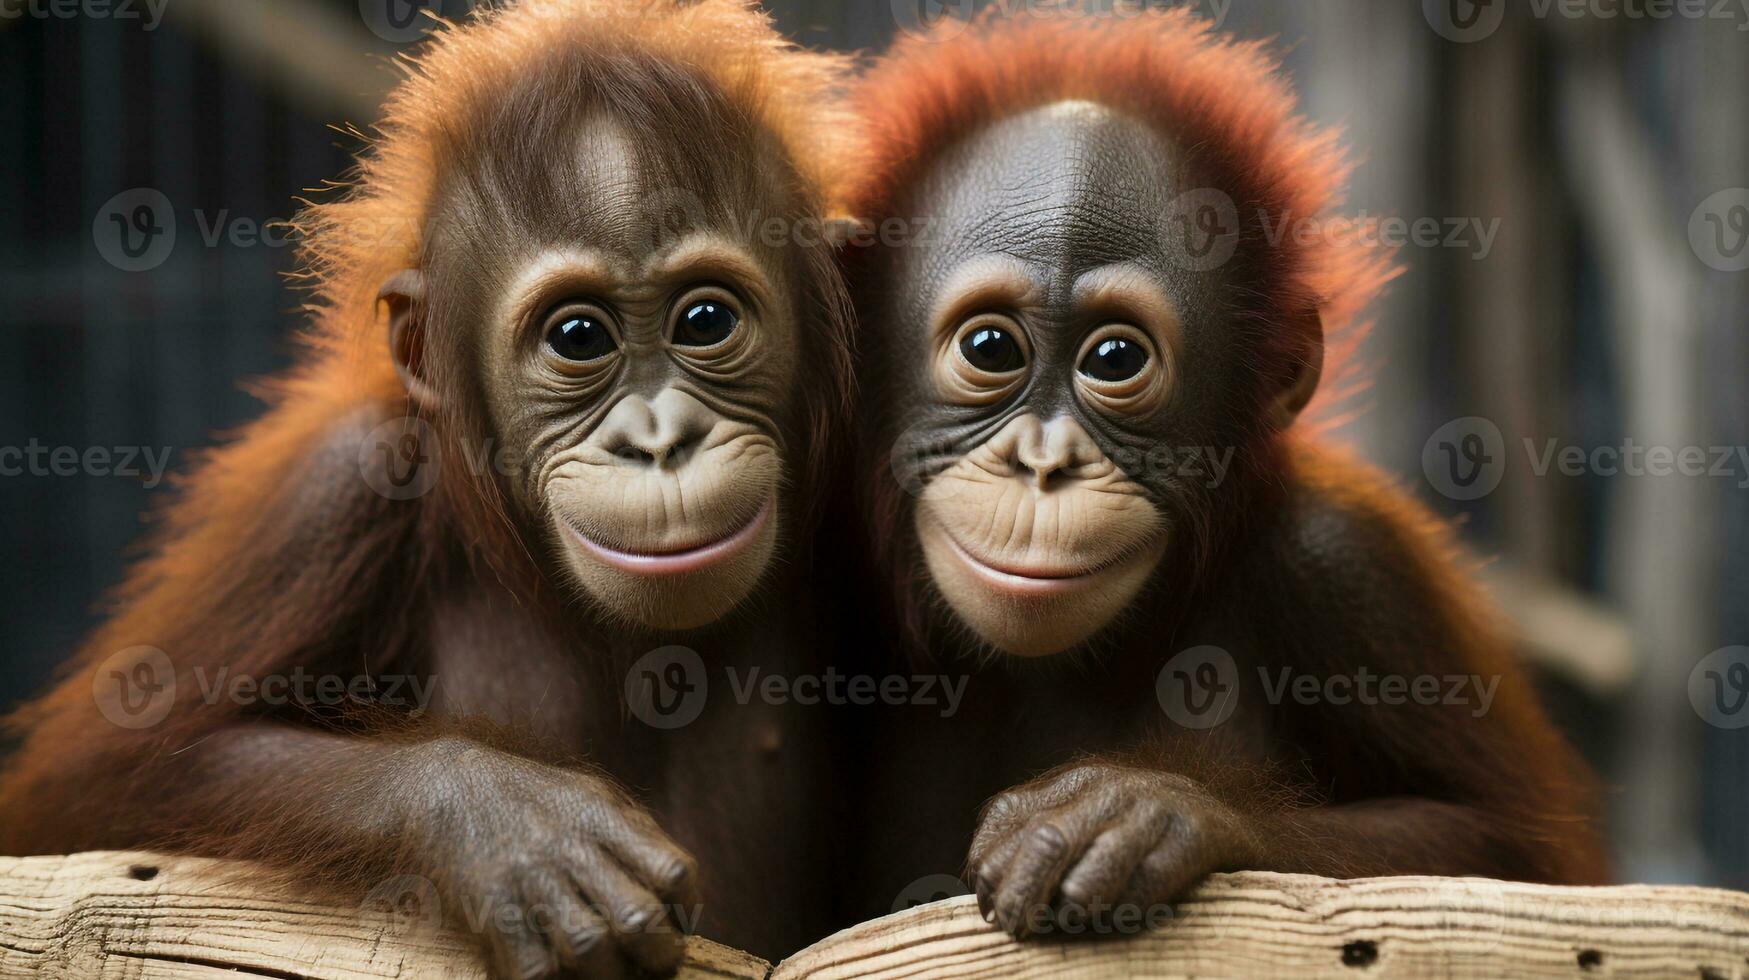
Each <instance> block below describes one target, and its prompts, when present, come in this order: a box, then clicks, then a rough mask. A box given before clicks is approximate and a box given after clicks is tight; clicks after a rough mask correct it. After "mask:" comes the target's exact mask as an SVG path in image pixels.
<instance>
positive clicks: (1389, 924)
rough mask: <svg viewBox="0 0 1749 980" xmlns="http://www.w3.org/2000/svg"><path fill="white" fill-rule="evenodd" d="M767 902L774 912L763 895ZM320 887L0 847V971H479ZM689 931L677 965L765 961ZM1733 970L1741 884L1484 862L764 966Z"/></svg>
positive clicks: (943, 912)
mask: <svg viewBox="0 0 1749 980" xmlns="http://www.w3.org/2000/svg"><path fill="white" fill-rule="evenodd" d="M777 914H781V911H780V910H779V912H778V913H777ZM418 918H419V917H418V916H417V915H416V914H415V915H413V916H406V915H403V916H401V917H400V918H396V917H394V916H391V915H390V914H388V913H387V912H386V911H383V910H380V909H374V908H362V909H361V908H360V907H359V906H357V905H352V906H347V905H342V904H335V903H332V902H324V901H322V900H320V899H318V898H316V897H313V896H311V895H310V894H308V893H306V892H302V891H300V890H298V889H296V888H294V887H292V886H289V885H287V884H285V883H283V882H279V881H276V880H275V879H273V878H271V877H270V876H268V875H267V874H265V873H264V872H263V871H262V870H261V869H259V868H257V867H254V866H251V865H246V864H237V863H227V862H220V861H211V860H206V859H201V858H188V857H172V856H166V855H152V854H131V853H119V852H100V853H92V854H76V855H72V856H69V857H34V858H0V978H14V977H19V978H22V977H65V978H80V980H83V978H100V980H102V978H118V980H119V978H127V980H172V978H174V980H212V978H216V977H219V976H229V977H237V976H243V977H251V976H253V977H273V978H279V980H285V978H313V980H314V978H319V980H365V978H408V977H427V976H440V977H457V978H484V977H485V976H486V971H485V966H484V964H483V962H482V961H481V959H480V957H479V954H478V953H477V952H476V951H475V948H474V946H473V944H472V943H470V942H469V941H468V938H467V937H466V936H465V935H463V934H461V933H457V932H451V931H444V930H439V929H436V928H431V927H428V926H422V925H421V924H420V923H419V922H418V921H416V920H417V919H418ZM768 969H769V968H768V966H767V964H766V963H765V962H764V961H762V960H759V959H757V958H755V957H752V956H748V955H747V954H744V953H740V952H738V951H735V950H731V949H728V948H726V947H723V946H719V945H717V944H715V943H710V942H707V941H705V940H700V939H695V940H693V943H692V946H691V947H690V949H689V951H688V959H687V964H686V967H685V969H684V970H683V972H682V974H681V976H682V977H684V978H689V980H703V978H753V980H758V978H764V977H765V976H766V975H767V971H768ZM1745 975H1749V894H1742V893H1739V892H1730V891H1723V890H1720V889H1712V888H1684V887H1674V886H1651V885H1626V886H1620V887H1614V888H1558V887H1549V886H1540V885H1524V884H1516V883H1509V882H1500V881H1490V880H1487V879H1481V878H1417V877H1402V878H1368V879H1357V880H1352V881H1336V880H1331V879H1325V878H1313V877H1308V876H1304V875H1278V874H1267V873H1246V874H1236V875H1217V876H1215V877H1214V878H1212V879H1210V880H1209V881H1208V882H1207V883H1206V884H1204V885H1203V887H1202V888H1200V889H1199V890H1198V891H1197V892H1196V893H1195V894H1194V895H1193V896H1192V897H1191V898H1190V899H1188V900H1187V901H1185V902H1183V903H1180V904H1179V905H1178V907H1177V909H1176V914H1175V915H1174V916H1173V918H1172V919H1171V921H1169V922H1167V923H1166V924H1165V925H1164V926H1162V927H1161V928H1159V929H1157V930H1155V931H1152V932H1142V933H1139V934H1136V935H1131V936H1127V937H1114V938H1113V939H1112V940H1110V941H1101V940H1091V939H1086V938H1082V939H1077V940H1074V941H1066V942H1065V941H1060V940H1059V941H1051V940H1032V941H1028V942H1026V943H1017V942H1015V941H1013V940H1011V939H1009V938H1008V937H1006V936H1004V935H1002V934H1001V933H999V932H997V931H996V930H994V929H992V928H991V927H990V926H988V925H986V924H985V923H984V921H983V919H982V917H980V916H979V915H978V910H977V905H976V903H975V902H974V901H973V900H972V899H970V898H958V899H952V900H949V901H946V902H939V903H936V904H933V905H925V906H920V907H918V908H915V909H911V910H909V911H906V912H900V913H897V914H895V915H891V916H887V917H885V918H881V919H877V920H874V921H872V922H865V923H863V924H861V925H858V926H855V927H853V928H851V929H847V930H845V931H843V932H840V933H838V934H837V935H835V936H831V937H829V938H827V939H825V940H822V941H821V942H819V943H817V944H815V945H814V946H812V947H810V948H808V949H807V950H804V951H802V952H801V953H798V954H797V955H795V956H793V957H791V958H790V959H789V960H787V961H785V962H784V963H783V964H782V965H780V966H779V967H778V968H777V970H776V971H775V972H774V973H772V974H771V977H772V980H803V978H806V980H848V978H898V977H909V978H933V977H944V978H945V977H955V978H978V977H991V978H1006V977H1072V978H1108V977H1110V978H1116V977H1181V976H1197V977H1251V976H1295V977H1301V976H1303V977H1332V978H1335V977H1341V978H1351V980H1352V978H1358V977H1367V978H1373V977H1427V976H1433V977H1460V978H1462V977H1477V978H1481V977H1489V978H1492V977H1499V976H1514V977H1533V978H1534V977H1569V978H1570V977H1588V976H1610V977H1672V976H1681V977H1700V978H1740V977H1743V976H1745Z"/></svg>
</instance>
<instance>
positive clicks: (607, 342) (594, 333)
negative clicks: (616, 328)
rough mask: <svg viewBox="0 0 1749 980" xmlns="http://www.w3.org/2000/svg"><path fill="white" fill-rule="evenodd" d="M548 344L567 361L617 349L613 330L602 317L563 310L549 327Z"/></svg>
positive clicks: (593, 358) (591, 358) (580, 359)
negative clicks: (610, 329) (611, 331)
mask: <svg viewBox="0 0 1749 980" xmlns="http://www.w3.org/2000/svg"><path fill="white" fill-rule="evenodd" d="M547 346H548V347H551V348H552V349H553V353H555V354H557V355H559V356H560V357H562V358H564V359H565V360H567V361H593V360H596V359H598V358H602V357H606V356H607V355H609V354H611V353H613V352H614V350H615V345H614V342H613V334H611V333H609V332H608V330H607V324H606V323H605V322H603V321H602V320H601V319H600V318H599V317H596V316H592V315H590V314H587V313H576V312H568V313H560V314H558V315H557V316H555V317H553V321H552V326H551V327H549V328H548V329H547Z"/></svg>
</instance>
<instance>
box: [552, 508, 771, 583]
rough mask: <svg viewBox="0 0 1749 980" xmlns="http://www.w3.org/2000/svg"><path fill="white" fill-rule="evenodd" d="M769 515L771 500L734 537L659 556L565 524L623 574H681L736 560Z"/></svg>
mask: <svg viewBox="0 0 1749 980" xmlns="http://www.w3.org/2000/svg"><path fill="white" fill-rule="evenodd" d="M770 516H771V501H769V500H768V501H766V502H765V504H764V505H763V506H761V507H760V508H759V513H757V514H754V515H753V519H752V520H750V521H748V522H747V524H746V526H745V527H743V528H741V530H739V531H736V532H735V533H734V534H731V535H729V536H728V537H726V538H723V539H722V540H720V541H714V542H712V543H710V544H707V545H704V546H703V547H699V548H689V549H687V550H685V551H671V552H664V553H660V554H651V553H647V552H638V551H621V550H619V549H618V548H609V547H608V546H606V545H604V544H601V543H599V542H597V541H591V540H590V539H589V537H588V535H586V534H584V533H583V532H582V531H580V530H578V529H577V527H576V526H575V525H573V524H572V523H571V522H570V521H565V522H564V524H565V530H567V531H569V532H571V537H573V538H575V539H576V540H577V542H578V543H579V544H581V545H582V546H583V547H584V548H585V549H587V550H588V551H589V553H590V554H592V555H594V556H595V557H597V558H599V559H601V560H602V561H603V562H605V563H606V564H609V565H612V566H613V567H615V568H617V569H619V570H621V571H625V572H631V573H633V574H636V575H679V574H682V573H684V572H695V571H698V570H699V569H701V568H705V567H708V566H710V565H714V564H716V563H718V562H720V561H724V560H726V559H728V558H731V557H733V556H734V555H735V554H737V553H738V552H740V551H741V550H742V549H744V548H746V547H747V545H748V544H749V543H751V542H752V541H753V539H754V538H755V537H757V536H758V535H759V531H760V529H761V528H763V527H764V526H765V522H766V521H767V520H769V519H770Z"/></svg>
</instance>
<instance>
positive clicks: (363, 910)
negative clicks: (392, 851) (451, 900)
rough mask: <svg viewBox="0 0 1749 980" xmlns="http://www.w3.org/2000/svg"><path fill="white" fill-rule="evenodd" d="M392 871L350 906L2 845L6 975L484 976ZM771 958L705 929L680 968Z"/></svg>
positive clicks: (222, 867)
mask: <svg viewBox="0 0 1749 980" xmlns="http://www.w3.org/2000/svg"><path fill="white" fill-rule="evenodd" d="M384 884H385V886H386V887H384V888H380V889H376V890H373V892H372V894H373V896H375V898H374V899H373V900H369V901H367V902H366V903H361V904H354V905H351V906H347V905H340V904H335V903H334V902H332V901H331V900H324V899H322V898H321V897H320V896H316V895H313V894H311V893H309V892H306V891H304V890H301V889H298V888H296V887H293V886H290V885H287V884H285V883H283V882H279V881H276V880H274V879H273V878H272V877H270V876H269V875H267V874H266V873H265V872H263V871H262V870H261V869H259V868H256V867H253V866H251V865H246V864H237V863H230V862H221V861H212V860H208V859H205V858H191V857H177V856H171V855H162V854H133V853H123V852H102V851H100V852H93V853H89V854H74V855H71V856H67V857H32V858H5V857H0V980H12V978H25V977H32V978H57V980H58V978H66V980H111V978H114V980H121V978H126V980H171V978H175V980H211V978H218V977H227V978H232V980H237V978H247V977H272V978H276V980H305V978H308V980H366V978H412V977H443V978H454V980H485V978H486V966H485V961H484V960H483V959H482V958H481V956H480V954H479V953H478V952H476V951H475V947H474V945H473V944H472V943H471V942H470V941H469V939H468V937H467V936H465V935H463V934H461V933H458V932H453V931H448V930H444V929H440V928H437V927H436V926H434V925H433V924H432V923H433V920H434V919H435V910H434V909H432V908H430V907H429V905H426V906H421V905H420V902H419V899H420V897H421V895H420V892H421V889H420V888H419V884H420V880H419V879H416V878H409V879H398V880H395V881H391V882H385V883H384ZM768 972H769V965H768V964H767V963H766V962H765V961H764V960H761V959H758V958H756V957H753V956H749V955H747V954H745V953H742V952H739V951H737V950H733V949H729V948H727V947H725V946H719V945H717V944H716V943H712V942H707V941H705V940H702V939H694V940H692V944H691V946H690V947H689V949H688V951H687V963H686V967H685V968H684V969H683V970H682V972H681V976H682V977H683V978H685V980H707V978H736V980H739V978H755V980H762V978H764V977H765V976H766V974H767V973H768Z"/></svg>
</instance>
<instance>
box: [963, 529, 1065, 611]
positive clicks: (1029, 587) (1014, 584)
mask: <svg viewBox="0 0 1749 980" xmlns="http://www.w3.org/2000/svg"><path fill="white" fill-rule="evenodd" d="M937 530H938V531H940V532H941V536H942V538H943V539H944V540H946V541H947V544H948V547H950V548H952V549H953V551H954V554H956V555H958V556H959V558H960V560H961V561H963V562H965V563H966V564H967V565H968V566H970V567H971V569H972V571H974V572H976V573H978V574H979V575H981V576H983V577H984V578H986V579H988V580H990V581H991V582H992V583H993V584H994V585H996V586H997V587H999V588H1002V589H1006V590H1009V591H1013V592H1024V593H1029V594H1032V595H1055V594H1059V593H1063V592H1069V591H1071V590H1074V589H1077V588H1080V587H1081V586H1083V585H1087V584H1088V583H1090V582H1092V581H1093V578H1094V576H1096V575H1098V574H1099V569H1092V570H1089V571H1085V572H1075V573H1073V574H1070V575H1046V574H1040V573H1036V572H1021V571H1016V570H1014V569H1013V568H998V567H996V566H995V565H992V564H990V563H989V562H986V561H984V560H982V559H980V558H978V557H977V556H976V555H973V554H972V553H971V552H970V551H968V550H966V547H965V546H964V545H962V544H960V543H959V542H958V541H956V540H954V536H953V535H952V534H950V533H949V532H948V530H947V528H945V527H941V526H940V525H937Z"/></svg>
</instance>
